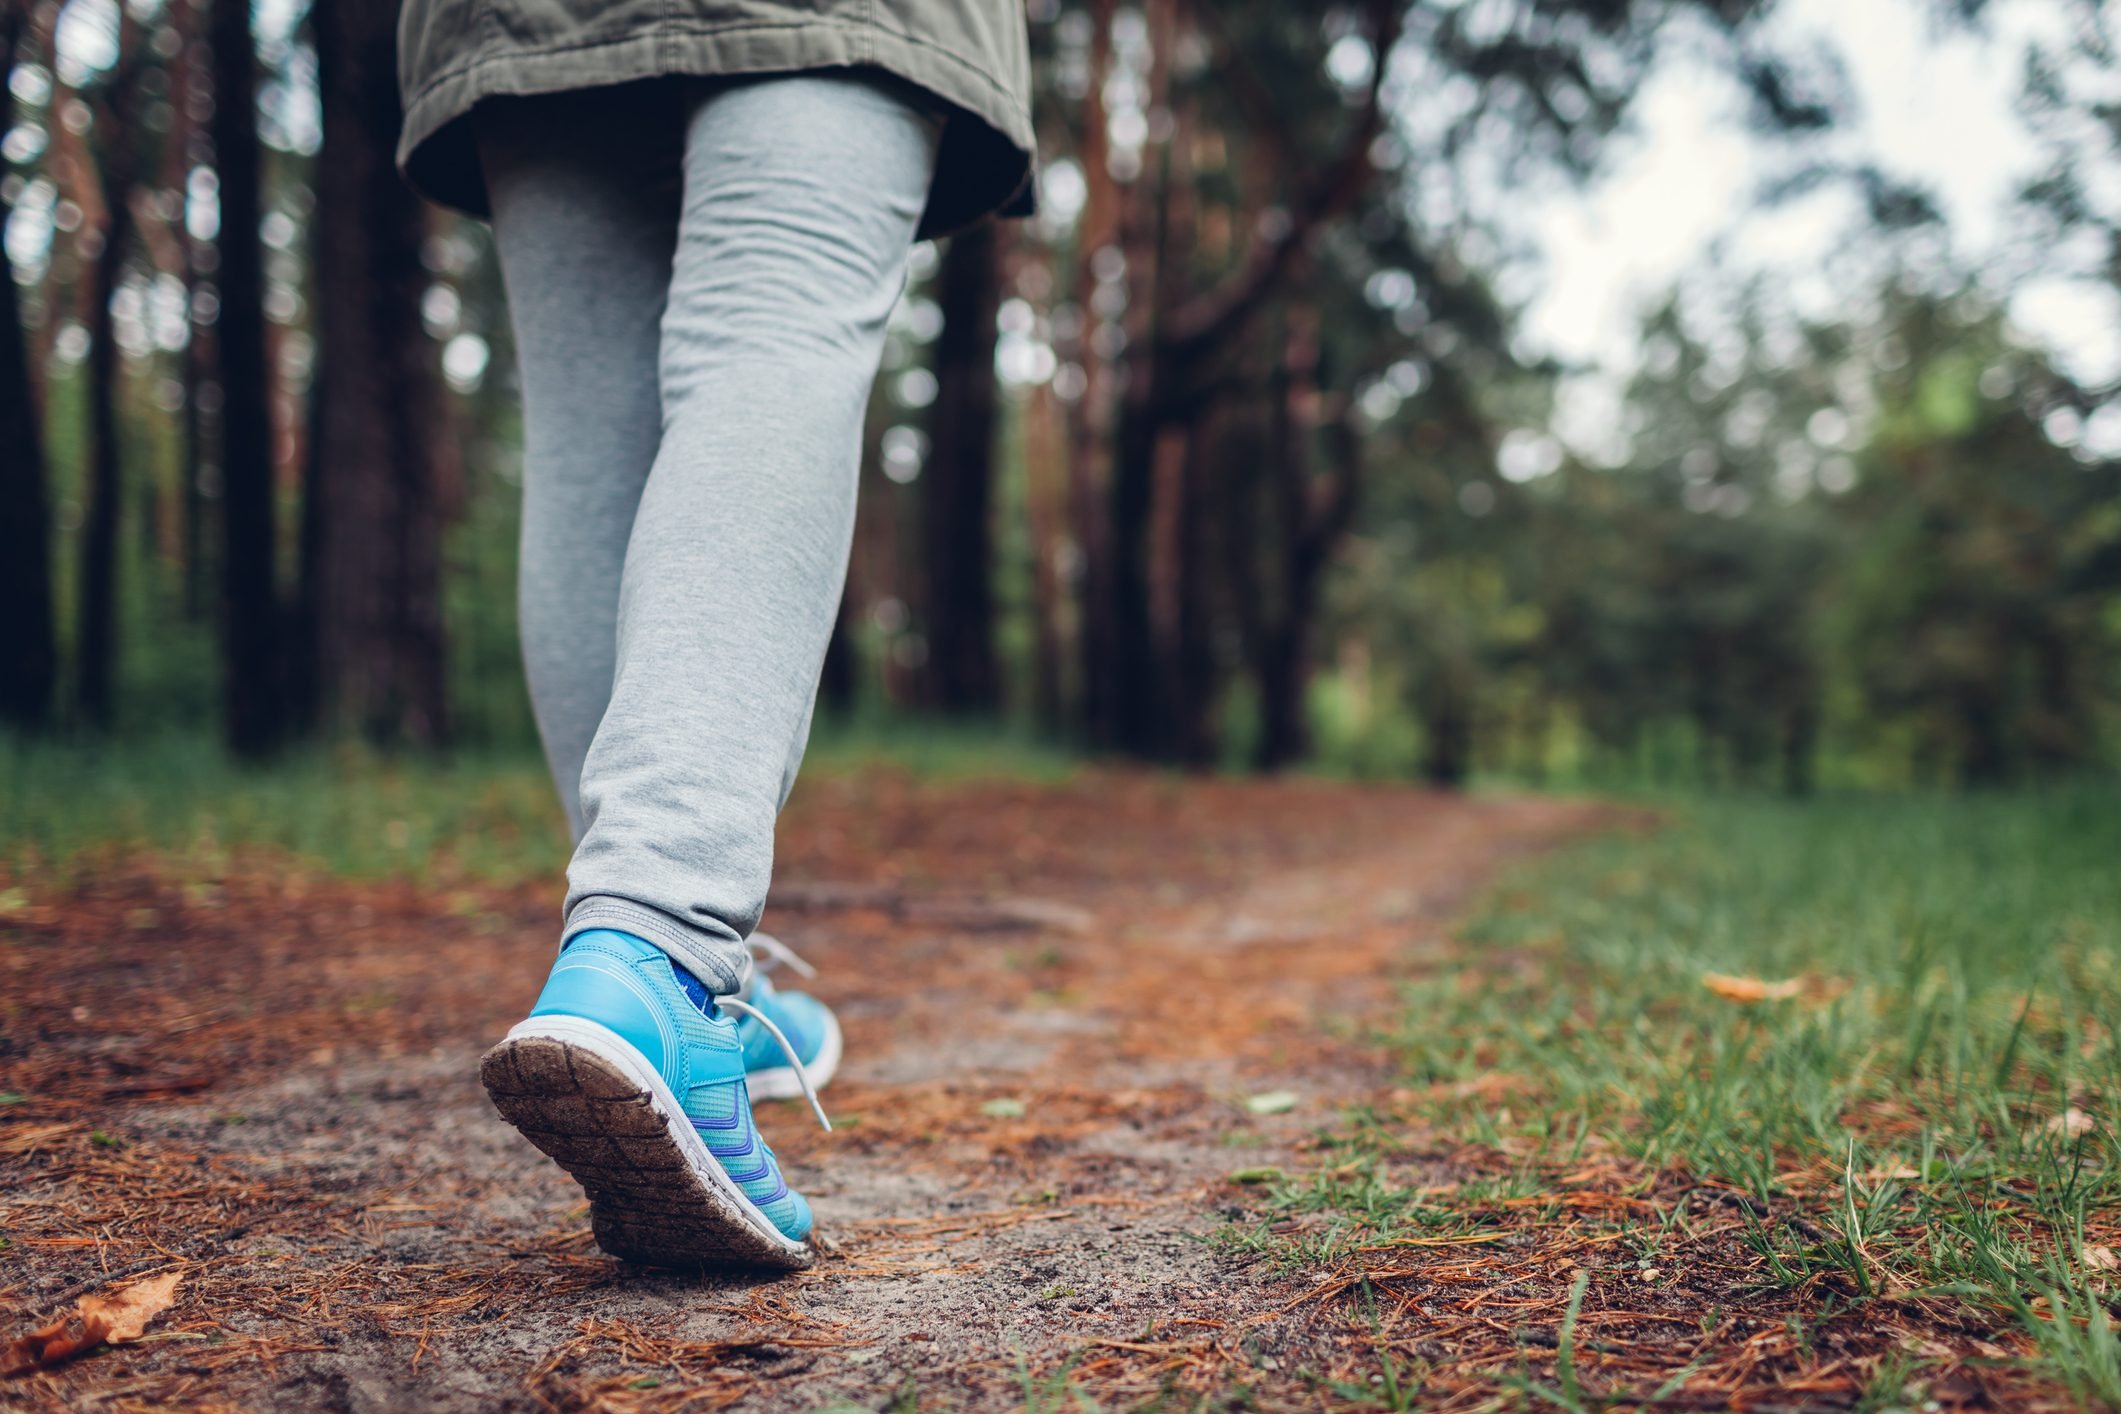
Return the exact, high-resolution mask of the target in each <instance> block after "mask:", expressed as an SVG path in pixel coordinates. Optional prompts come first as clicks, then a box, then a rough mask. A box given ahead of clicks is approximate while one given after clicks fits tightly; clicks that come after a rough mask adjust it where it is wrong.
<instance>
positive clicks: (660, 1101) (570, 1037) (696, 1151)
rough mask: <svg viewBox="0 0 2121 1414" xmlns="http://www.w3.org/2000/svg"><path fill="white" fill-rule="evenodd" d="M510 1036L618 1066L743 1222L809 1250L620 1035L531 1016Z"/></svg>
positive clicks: (793, 1251)
mask: <svg viewBox="0 0 2121 1414" xmlns="http://www.w3.org/2000/svg"><path fill="white" fill-rule="evenodd" d="M507 1039H509V1040H511V1041H522V1040H548V1041H561V1042H564V1043H566V1044H567V1045H570V1046H580V1047H581V1048H582V1049H583V1050H585V1051H591V1052H594V1053H595V1054H596V1055H597V1056H598V1057H599V1058H600V1059H602V1060H603V1061H605V1062H606V1063H608V1064H609V1065H610V1066H612V1068H613V1069H615V1070H617V1071H619V1072H620V1073H621V1074H622V1075H624V1076H625V1077H626V1078H627V1079H628V1080H631V1081H633V1082H634V1083H635V1084H637V1085H639V1086H640V1087H641V1088H642V1089H643V1090H646V1091H647V1092H648V1093H649V1095H650V1096H652V1097H653V1098H654V1100H655V1102H656V1107H657V1109H658V1110H659V1111H660V1112H661V1114H662V1118H663V1128H664V1130H665V1131H666V1132H668V1133H669V1135H670V1137H671V1138H672V1139H674V1140H676V1141H677V1146H678V1151H679V1152H680V1153H682V1154H684V1156H685V1161H686V1162H687V1163H689V1164H691V1165H692V1169H693V1172H695V1173H697V1174H698V1175H699V1176H700V1177H701V1178H702V1179H703V1180H705V1181H706V1183H707V1185H708V1186H709V1187H711V1188H713V1189H714V1191H715V1192H716V1193H717V1194H719V1195H720V1196H722V1197H724V1198H727V1199H728V1200H729V1201H730V1202H731V1203H733V1204H735V1205H736V1207H737V1209H738V1211H740V1212H741V1213H742V1214H743V1215H744V1218H745V1220H746V1221H748V1222H749V1223H750V1224H751V1225H752V1226H753V1227H755V1228H757V1229H758V1231H759V1233H760V1235H761V1236H763V1237H765V1238H767V1239H768V1240H770V1241H771V1242H773V1243H774V1244H775V1245H776V1246H778V1247H780V1248H781V1249H782V1250H784V1251H786V1252H787V1253H788V1254H789V1255H791V1256H797V1255H801V1254H803V1253H805V1252H807V1251H808V1250H809V1249H808V1247H807V1245H806V1244H804V1243H801V1242H797V1241H794V1240H792V1239H791V1238H790V1237H789V1236H788V1235H787V1234H786V1233H784V1232H782V1231H781V1230H780V1229H779V1228H777V1227H775V1226H774V1225H773V1219H771V1218H769V1217H767V1216H766V1215H765V1214H764V1213H762V1212H760V1211H759V1206H758V1204H756V1203H754V1202H752V1201H751V1198H750V1195H748V1194H746V1193H745V1192H744V1190H743V1189H741V1188H739V1187H737V1185H736V1180H734V1179H732V1178H731V1177H730V1176H729V1175H728V1173H727V1172H726V1171H725V1170H724V1169H723V1168H722V1165H721V1163H720V1162H719V1161H718V1160H716V1158H715V1157H714V1154H713V1153H712V1152H711V1151H710V1150H709V1149H708V1148H707V1141H706V1140H704V1139H702V1138H701V1137H700V1132H699V1131H698V1130H697V1129H694V1128H693V1127H692V1121H690V1120H689V1119H687V1118H686V1117H685V1107H684V1106H683V1105H681V1104H679V1103H678V1097H677V1095H676V1094H675V1093H673V1092H672V1090H671V1088H670V1085H669V1083H668V1082H667V1081H665V1080H664V1079H663V1077H662V1075H661V1073H660V1072H658V1071H657V1070H656V1068H655V1066H653V1065H652V1064H650V1063H649V1060H648V1057H646V1056H644V1055H642V1054H641V1052H640V1049H639V1048H638V1047H636V1046H635V1045H634V1044H633V1043H632V1042H630V1041H628V1040H627V1039H626V1038H625V1037H624V1036H621V1035H620V1034H619V1033H618V1032H616V1031H614V1030H612V1029H611V1028H610V1027H608V1026H606V1025H604V1024H603V1023H601V1022H596V1021H591V1020H589V1019H588V1018H587V1017H581V1016H533V1017H531V1018H530V1019H529V1020H527V1021H519V1022H517V1023H516V1024H515V1025H513V1026H511V1027H509V1028H508V1038H507Z"/></svg>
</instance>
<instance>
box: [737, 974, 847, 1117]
mask: <svg viewBox="0 0 2121 1414" xmlns="http://www.w3.org/2000/svg"><path fill="white" fill-rule="evenodd" d="M751 950H752V952H753V953H754V954H756V955H757V958H758V968H757V970H756V971H754V972H753V973H752V981H751V991H750V993H749V995H748V996H747V997H746V1000H748V1001H749V1002H750V1003H751V1005H752V1006H753V1007H754V1008H756V1009H757V1011H758V1012H759V1013H760V1015H761V1016H763V1017H764V1018H766V1019H768V1020H771V1021H772V1022H773V1024H774V1025H775V1026H777V1027H779V1028H780V1032H781V1035H783V1036H785V1037H787V1038H788V1043H789V1047H790V1049H789V1050H786V1051H784V1050H782V1049H781V1046H780V1044H779V1042H778V1041H777V1040H776V1039H775V1038H774V1036H773V1034H772V1033H771V1032H769V1031H768V1030H767V1029H766V1027H765V1025H764V1023H763V1022H762V1021H761V1020H759V1019H758V1018H756V1017H752V1016H745V1017H743V1018H741V1019H740V1020H739V1021H738V1022H737V1034H738V1035H740V1036H742V1037H743V1038H744V1083H745V1084H746V1085H747V1086H748V1087H750V1090H751V1098H752V1099H754V1100H792V1099H794V1098H795V1097H796V1096H798V1095H802V1094H804V1093H806V1091H805V1089H804V1085H803V1082H804V1081H805V1080H806V1079H807V1080H808V1081H809V1082H810V1085H809V1088H810V1089H811V1090H822V1089H824V1088H825V1082H826V1081H828V1080H830V1079H832V1077H833V1074H834V1073H835V1072H836V1071H838V1070H839V1068H840V1045H841V1043H840V1022H839V1018H838V1017H836V1016H834V1015H833V1014H832V1008H831V1007H828V1006H826V1005H825V1004H824V1003H823V1002H821V1001H819V1000H818V999H817V998H816V997H813V996H811V995H810V994H809V993H808V992H783V991H781V990H780V989H779V988H777V987H775V986H774V985H773V983H772V982H771V981H769V980H768V979H767V977H766V971H767V969H769V968H772V967H775V966H786V967H788V968H790V969H792V970H794V971H796V972H799V973H801V974H802V975H803V976H805V977H815V976H817V969H816V968H814V967H812V966H811V965H810V964H809V963H807V962H805V961H803V959H802V958H800V957H798V956H796V954H795V950H794V949H793V948H790V947H789V946H788V945H787V944H786V943H784V942H782V941H781V940H780V939H778V938H774V937H770V936H768V935H767V934H765V933H753V934H752V935H751ZM703 990H704V989H703ZM791 1062H792V1063H791ZM797 1066H800V1067H801V1070H800V1071H798V1070H797Z"/></svg>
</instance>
